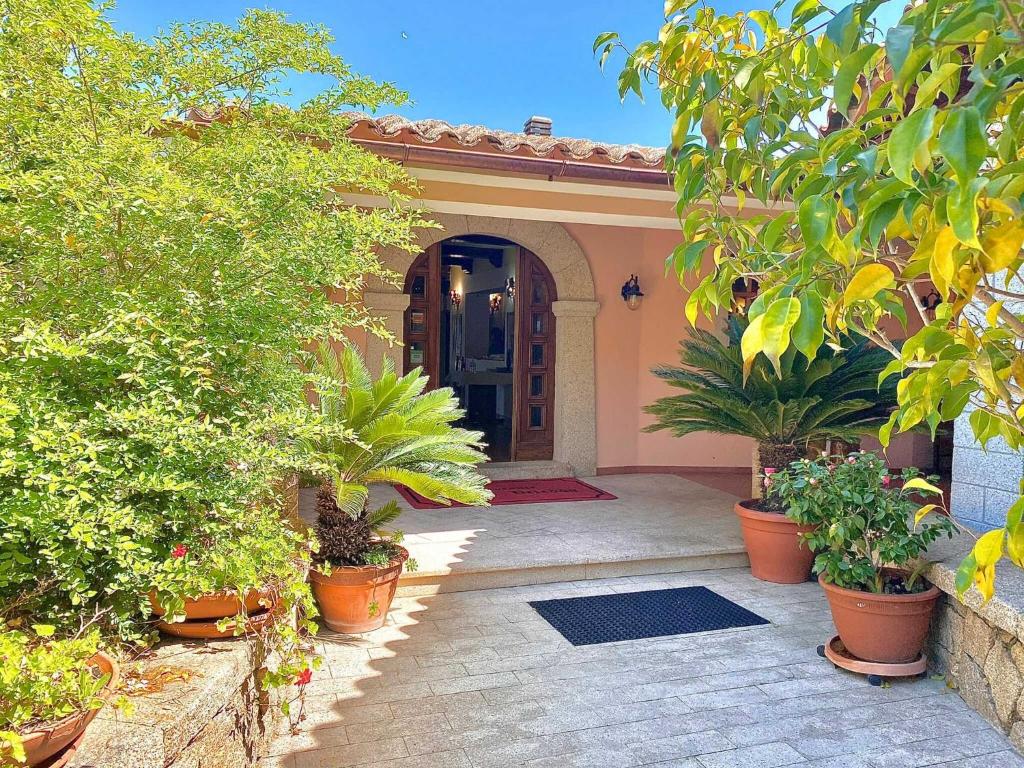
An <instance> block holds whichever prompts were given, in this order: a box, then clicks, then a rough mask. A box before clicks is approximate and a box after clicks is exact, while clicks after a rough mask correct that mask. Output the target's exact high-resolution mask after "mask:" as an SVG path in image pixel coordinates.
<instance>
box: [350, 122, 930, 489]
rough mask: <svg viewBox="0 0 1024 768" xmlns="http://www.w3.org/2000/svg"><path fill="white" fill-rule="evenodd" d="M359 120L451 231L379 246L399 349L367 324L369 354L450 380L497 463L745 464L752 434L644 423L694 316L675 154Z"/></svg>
mask: <svg viewBox="0 0 1024 768" xmlns="http://www.w3.org/2000/svg"><path fill="white" fill-rule="evenodd" d="M351 117H352V125H351V128H350V130H349V136H350V138H351V139H352V140H353V141H355V142H356V143H358V144H360V145H362V146H363V147H365V148H366V149H368V150H371V151H373V152H376V153H379V154H380V155H382V156H384V157H387V158H390V159H392V160H394V161H395V162H398V163H401V164H402V165H404V166H405V168H406V169H407V170H408V172H409V173H410V174H411V175H412V176H414V177H415V178H416V179H417V180H418V182H419V185H420V187H421V191H420V194H419V198H418V200H417V201H416V204H417V205H420V206H422V207H423V208H425V209H428V210H429V211H430V212H431V214H430V218H432V219H433V220H435V221H437V222H438V223H439V224H441V225H442V227H443V228H442V229H425V230H422V231H421V232H420V235H419V237H420V244H421V246H422V248H423V250H422V253H421V254H420V255H418V256H415V255H410V254H408V253H404V252H399V251H394V252H385V253H383V254H382V258H383V261H384V264H385V266H387V267H389V268H390V269H392V270H394V271H395V272H397V273H398V274H399V275H402V276H403V277H404V285H402V286H399V287H394V286H385V285H372V286H368V288H367V290H366V291H365V293H364V296H363V298H364V302H365V304H366V306H367V308H368V309H370V310H371V311H372V312H373V313H374V314H375V315H377V316H379V317H382V318H383V319H384V320H385V322H386V324H387V327H388V328H389V330H390V331H391V332H392V333H393V334H394V335H395V337H396V339H398V340H399V341H400V342H401V343H402V346H389V345H388V344H387V343H386V342H384V341H381V340H380V339H377V338H374V337H364V336H359V337H354V339H355V340H356V342H357V343H358V344H360V345H361V346H362V347H363V350H364V352H365V354H366V356H367V359H368V361H369V362H370V364H371V366H376V365H378V364H379V361H380V359H381V358H382V357H383V356H384V355H391V356H393V358H394V359H395V361H396V363H398V365H399V368H400V369H405V370H409V369H411V368H412V367H415V366H417V365H421V366H423V368H424V370H425V371H426V372H427V373H428V375H430V377H431V379H432V380H433V381H434V382H436V383H437V384H440V385H446V386H451V387H453V388H454V389H455V390H456V392H457V393H458V394H459V396H460V398H461V400H462V403H463V406H464V407H465V408H466V410H467V412H468V420H469V422H470V423H471V424H472V425H473V426H475V427H476V428H479V429H482V430H483V431H484V432H485V435H486V439H487V442H488V443H489V445H490V449H489V450H490V452H491V458H492V460H495V461H509V460H512V461H537V460H540V461H547V460H550V461H554V462H557V463H558V464H559V465H567V467H568V468H570V469H571V470H572V471H573V472H574V473H575V474H577V475H584V476H587V475H594V474H621V473H631V472H640V471H643V472H666V473H690V472H694V471H715V472H722V471H726V472H728V471H737V472H748V471H749V467H750V459H751V443H750V441H748V440H746V439H743V438H737V437H726V436H720V435H710V434H700V435H691V436H689V437H686V438H682V439H680V438H674V437H672V436H671V435H669V434H668V433H666V432H659V433H654V434H648V433H644V432H642V431H641V428H642V427H643V426H644V425H645V424H646V423H648V417H647V416H646V415H645V414H644V413H643V412H642V408H643V406H644V405H647V404H648V403H651V402H652V401H653V400H654V399H656V398H657V397H659V396H661V395H663V394H665V393H666V391H667V389H666V387H665V385H664V384H662V383H661V382H659V381H658V380H657V379H656V378H655V377H654V376H652V375H651V374H650V373H649V371H650V369H651V367H652V366H655V365H657V364H664V363H674V362H676V360H677V347H678V343H679V341H680V339H682V338H684V337H685V336H686V334H687V333H688V328H689V325H688V323H687V321H686V319H685V318H684V316H683V306H684V302H685V298H686V294H685V291H684V289H683V287H681V286H680V285H679V284H678V282H677V281H676V280H674V279H672V278H666V277H665V258H666V256H668V255H669V254H670V253H671V252H672V250H673V248H674V247H675V246H676V245H677V244H678V243H679V242H680V239H681V233H680V229H679V223H678V219H677V216H676V213H675V202H676V195H675V193H674V191H673V189H672V184H671V179H670V178H669V176H668V174H667V173H666V172H665V171H664V170H663V160H664V150H662V149H653V148H650V147H640V146H634V145H614V144H605V143H601V142H594V141H587V140H583V139H568V138H559V137H557V136H555V135H553V134H552V121H551V120H549V119H548V118H544V117H531V118H530V119H529V120H527V121H526V123H525V125H524V128H523V131H522V132H521V133H514V132H509V131H500V130H492V129H490V128H485V127H482V126H474V125H458V126H455V125H450V124H449V123H446V122H443V121H441V120H415V121H414V120H407V119H405V118H403V117H399V116H396V115H389V116H384V117H370V116H367V115H362V114H353V115H352V116H351ZM344 199H345V200H346V201H347V202H350V203H354V204H359V205H380V204H383V203H384V201H383V200H382V199H381V200H377V199H373V198H371V197H368V196H366V195H358V194H351V195H345V196H344ZM744 210H745V211H748V212H750V213H752V214H753V213H755V212H757V213H763V212H764V211H765V210H768V209H766V208H765V207H763V206H761V205H760V204H759V203H758V202H757V201H749V200H748V201H747V203H746V206H745V208H744ZM631 280H632V281H633V285H635V286H637V287H638V288H639V292H637V291H630V290H629V285H630V281H631ZM631 294H632V295H631ZM627 299H631V300H628V301H627ZM707 327H711V326H710V325H708V326H707ZM932 453H933V449H932V446H931V443H930V441H929V440H927V438H922V437H921V436H917V437H904V438H901V439H900V442H899V444H898V445H896V446H894V447H893V448H891V449H890V461H891V463H893V464H894V465H897V466H902V465H908V464H915V465H917V466H931V465H932Z"/></svg>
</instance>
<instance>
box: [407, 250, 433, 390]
mask: <svg viewBox="0 0 1024 768" xmlns="http://www.w3.org/2000/svg"><path fill="white" fill-rule="evenodd" d="M405 293H406V294H408V296H409V307H408V308H407V309H406V310H405V329H404V338H403V341H404V343H405V348H404V349H403V351H402V359H403V362H404V366H403V370H404V371H405V373H408V372H409V371H411V370H412V369H413V368H416V367H417V366H419V367H422V368H423V372H424V373H425V374H426V375H427V376H428V377H429V379H430V383H429V384H428V385H427V387H428V388H429V389H433V388H434V387H436V386H437V385H438V384H437V383H438V376H439V374H440V344H439V343H438V342H439V338H438V335H439V333H440V323H441V318H440V313H441V249H440V247H439V246H438V245H432V246H430V247H429V248H427V250H426V251H424V252H423V253H421V254H420V255H419V256H418V257H417V258H416V260H415V261H414V262H413V263H412V266H411V267H410V268H409V272H408V273H407V274H406V278H405Z"/></svg>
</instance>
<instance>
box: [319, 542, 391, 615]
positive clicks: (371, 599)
mask: <svg viewBox="0 0 1024 768" xmlns="http://www.w3.org/2000/svg"><path fill="white" fill-rule="evenodd" d="M396 549H398V550H400V552H399V555H398V557H396V558H395V559H394V560H392V561H391V563H390V564H388V566H387V567H386V568H378V567H377V566H375V565H363V566H358V567H357V566H343V567H340V568H333V569H332V570H331V575H330V576H324V575H323V574H322V573H320V572H319V571H317V570H316V569H315V568H314V569H313V570H311V571H310V572H309V580H310V582H311V583H312V586H313V594H314V595H315V596H316V601H317V603H319V605H320V614H321V615H322V616H323V619H324V623H325V624H326V625H327V626H328V627H330V628H331V629H333V630H334V631H335V632H342V633H344V634H347V635H357V634H360V633H362V632H371V631H373V630H375V629H378V628H380V627H382V626H383V625H384V621H385V620H386V619H387V617H388V611H389V610H390V608H391V601H392V600H394V598H395V591H396V590H397V589H398V577H399V576H401V575H402V566H403V565H405V561H406V560H408V559H409V553H408V552H407V551H406V550H405V549H404V548H402V547H396ZM374 603H376V610H375V611H372V610H371V606H372V605H373V604H374ZM371 613H372V615H371Z"/></svg>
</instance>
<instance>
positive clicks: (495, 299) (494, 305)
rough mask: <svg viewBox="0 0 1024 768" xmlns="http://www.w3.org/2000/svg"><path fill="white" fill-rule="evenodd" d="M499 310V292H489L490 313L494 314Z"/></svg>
mask: <svg viewBox="0 0 1024 768" xmlns="http://www.w3.org/2000/svg"><path fill="white" fill-rule="evenodd" d="M500 311H501V294H500V293H492V294H491V314H492V315H494V314H497V313H498V312H500Z"/></svg>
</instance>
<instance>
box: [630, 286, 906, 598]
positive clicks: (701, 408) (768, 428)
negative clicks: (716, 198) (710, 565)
mask: <svg viewBox="0 0 1024 768" xmlns="http://www.w3.org/2000/svg"><path fill="white" fill-rule="evenodd" d="M760 302H761V300H760V299H759V300H757V301H755V302H754V304H753V305H752V306H751V307H750V309H749V310H748V315H749V316H750V317H754V316H755V315H756V313H757V312H758V311H763V307H760V306H759V303H760ZM747 326H748V320H747V318H746V317H742V316H739V317H737V316H733V317H730V319H729V322H728V325H727V326H726V332H727V334H728V338H727V339H726V340H722V339H720V338H718V337H717V336H715V335H714V334H711V333H708V332H707V331H702V330H694V331H693V334H692V337H691V338H689V339H687V340H686V341H684V342H683V343H682V344H681V345H680V346H681V351H680V360H681V361H682V363H683V365H682V367H678V368H677V367H669V366H663V367H659V368H656V369H655V370H654V374H655V375H656V376H657V377H658V378H660V379H663V380H665V381H666V382H667V383H668V384H669V385H671V386H673V387H677V388H679V389H682V390H685V391H684V392H683V393H681V394H677V395H672V396H670V397H663V398H661V399H659V400H657V401H656V402H655V403H654V404H653V405H650V406H648V407H647V408H646V409H645V410H646V411H647V412H648V413H650V414H652V415H653V416H654V417H655V421H654V422H653V423H652V424H651V425H650V426H648V427H646V428H645V431H648V432H653V431H656V430H661V429H667V430H670V431H671V432H672V434H674V435H676V436H677V437H683V436H685V435H689V434H691V433H694V432H712V433H715V434H725V435H740V436H743V437H751V438H753V439H754V440H755V441H756V448H755V451H754V459H755V463H756V467H755V471H754V472H753V473H752V478H753V489H752V492H751V493H752V496H753V498H751V499H748V500H744V501H740V502H739V503H737V504H736V506H735V512H736V516H737V517H738V518H739V521H740V527H741V529H742V532H743V541H744V544H745V545H746V549H747V553H748V555H749V556H750V570H751V573H752V574H753V575H754V576H755V577H756V578H759V579H763V580H765V581H774V582H779V583H782V584H792V583H796V582H801V581H806V580H807V579H808V577H809V576H810V571H811V561H812V559H813V555H812V554H811V550H810V549H808V548H807V546H806V544H801V540H800V534H801V533H806V532H807V530H808V529H806V528H801V527H800V526H799V525H798V524H797V523H795V522H793V521H792V520H789V519H787V518H786V516H785V515H784V514H783V512H785V506H784V505H783V504H781V503H780V502H779V501H778V500H777V499H776V500H773V499H770V498H769V499H762V498H760V497H761V496H763V495H764V493H763V490H764V485H763V481H762V479H761V476H760V475H759V473H758V472H757V471H756V468H757V467H767V469H766V470H765V472H766V475H770V474H771V472H772V471H774V469H776V468H782V467H785V466H787V465H788V464H789V463H790V462H791V461H795V460H796V459H799V458H800V457H801V456H803V455H805V454H806V453H807V445H808V443H810V442H814V441H822V440H828V439H832V440H836V439H840V440H850V441H853V440H857V439H858V437H859V435H861V434H864V433H867V432H871V431H875V430H877V429H878V428H879V427H881V426H882V425H883V424H884V423H885V421H886V419H887V417H888V415H889V413H890V411H891V410H892V409H893V407H894V406H895V404H896V396H895V391H896V384H895V379H894V378H893V377H890V378H889V379H887V380H886V381H885V382H884V383H883V385H882V387H881V388H879V387H878V374H879V373H880V372H881V371H882V370H883V369H884V368H885V366H886V364H887V362H888V361H889V359H890V358H889V356H888V354H887V353H886V352H885V351H884V350H881V349H878V348H876V347H872V346H871V345H870V344H868V342H867V340H866V339H864V338H863V337H849V338H847V339H845V340H844V347H845V348H844V349H842V350H838V349H833V348H832V347H831V346H829V345H825V344H822V345H821V346H819V347H817V348H816V349H815V351H814V352H813V354H812V356H811V357H807V356H806V355H805V354H804V353H803V352H798V351H797V349H796V348H795V347H790V349H789V350H788V351H786V353H785V354H783V355H781V357H779V358H778V359H777V360H775V361H774V362H773V363H770V362H769V361H768V360H767V359H766V358H764V356H761V355H759V356H758V357H757V358H756V359H755V360H753V362H752V363H751V364H750V365H749V366H748V365H745V364H744V362H743V354H742V347H741V345H740V339H741V338H742V336H743V332H744V330H745V329H746V328H747ZM769 482H770V481H769Z"/></svg>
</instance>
